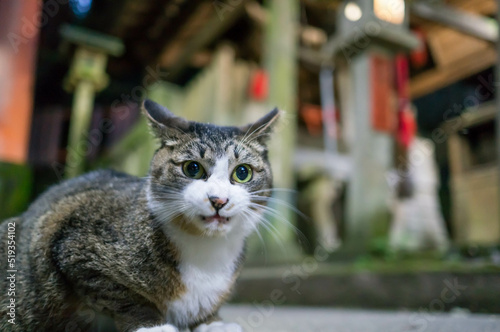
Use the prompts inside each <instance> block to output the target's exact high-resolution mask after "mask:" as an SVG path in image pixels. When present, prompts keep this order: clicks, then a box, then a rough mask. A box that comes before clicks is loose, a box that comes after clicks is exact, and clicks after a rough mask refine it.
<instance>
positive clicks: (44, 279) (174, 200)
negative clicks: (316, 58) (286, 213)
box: [0, 100, 279, 332]
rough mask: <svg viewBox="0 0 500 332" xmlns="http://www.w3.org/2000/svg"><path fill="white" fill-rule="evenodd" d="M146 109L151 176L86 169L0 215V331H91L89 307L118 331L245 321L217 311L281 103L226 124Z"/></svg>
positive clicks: (225, 329)
mask: <svg viewBox="0 0 500 332" xmlns="http://www.w3.org/2000/svg"><path fill="white" fill-rule="evenodd" d="M142 110H143V113H144V114H145V116H146V117H147V119H148V120H149V123H150V125H151V128H152V131H153V133H154V134H155V136H156V137H157V138H158V139H159V141H160V143H161V147H160V148H159V149H158V150H157V151H156V152H155V154H154V156H153V159H152V161H151V166H150V171H149V174H148V176H147V177H146V178H137V177H133V176H130V175H126V174H122V173H118V172H114V171H108V170H101V171H95V172H92V173H88V174H86V175H83V176H80V177H78V178H74V179H71V180H69V181H65V182H63V183H61V184H59V185H56V186H54V187H52V188H51V189H49V190H48V191H47V192H46V193H44V194H43V195H42V196H41V197H39V198H38V199H37V200H36V201H35V202H34V203H33V204H32V205H31V206H30V207H29V209H28V210H27V211H26V212H25V213H23V214H22V215H20V216H18V217H15V218H11V219H8V220H6V221H5V222H4V223H3V224H2V225H1V228H0V238H1V241H2V245H1V246H0V254H1V255H0V257H2V259H4V269H3V271H2V275H3V278H2V280H1V282H0V285H1V308H0V314H1V318H0V331H23V332H25V331H89V330H91V329H92V326H93V325H92V324H93V323H95V322H93V320H95V319H93V317H96V315H104V316H105V317H110V318H108V319H112V320H113V321H114V324H115V325H116V328H117V329H118V330H119V331H140V332H146V331H150V332H153V331H164V332H167V331H168V332H173V331H178V330H179V329H181V330H182V329H186V328H189V329H191V331H195V332H204V331H218V332H236V331H242V329H241V327H240V326H239V325H237V324H231V323H223V322H222V321H221V320H220V318H219V317H218V314H217V312H218V309H219V307H220V306H221V305H222V304H223V302H224V300H225V299H226V298H227V297H228V295H229V294H230V292H231V289H232V287H233V285H234V283H235V280H236V278H237V276H238V274H239V272H240V269H241V265H242V261H243V256H244V247H245V240H246V238H247V237H248V236H249V235H250V234H251V233H252V231H253V230H255V229H256V227H257V226H258V224H259V222H260V221H261V218H262V214H263V211H264V210H265V209H266V202H267V201H268V199H269V196H270V193H271V186H272V175H271V168H270V165H269V161H268V157H267V154H268V150H267V148H266V142H267V140H268V138H269V136H270V134H271V131H272V128H273V127H274V125H275V123H276V122H277V119H278V118H279V111H278V110H277V109H274V110H273V111H271V112H270V113H269V114H267V115H266V116H264V117H263V118H261V119H260V120H258V121H257V122H255V123H253V124H249V125H247V126H244V127H221V126H216V125H211V124H203V123H197V122H192V121H187V120H185V119H182V118H180V117H177V116H175V115H173V114H172V113H170V112H169V111H168V110H167V109H166V108H164V107H162V106H160V105H158V104H156V103H154V102H152V101H149V100H146V101H145V102H144V103H143V105H142ZM89 313H91V314H90V315H89ZM92 313H95V314H94V315H92ZM89 317H90V318H91V319H89Z"/></svg>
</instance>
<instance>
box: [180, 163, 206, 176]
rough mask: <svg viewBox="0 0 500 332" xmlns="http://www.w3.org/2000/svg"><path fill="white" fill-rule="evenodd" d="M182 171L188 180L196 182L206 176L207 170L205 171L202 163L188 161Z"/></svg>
mask: <svg viewBox="0 0 500 332" xmlns="http://www.w3.org/2000/svg"><path fill="white" fill-rule="evenodd" d="M182 171H183V172H184V174H185V175H186V176H187V177H188V178H192V179H196V180H197V179H201V178H202V177H204V176H205V170H204V169H203V166H201V165H200V163H197V162H196V161H186V162H185V163H184V164H183V165H182Z"/></svg>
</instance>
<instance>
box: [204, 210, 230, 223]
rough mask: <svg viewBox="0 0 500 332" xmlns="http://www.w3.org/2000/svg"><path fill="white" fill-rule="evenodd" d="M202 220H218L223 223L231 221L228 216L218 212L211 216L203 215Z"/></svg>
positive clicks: (208, 221) (210, 221) (207, 221)
mask: <svg viewBox="0 0 500 332" xmlns="http://www.w3.org/2000/svg"><path fill="white" fill-rule="evenodd" d="M201 220H203V221H204V222H205V223H207V224H210V223H213V222H218V223H221V224H227V223H228V222H229V218H228V217H222V216H220V215H219V214H218V213H216V214H214V215H213V216H210V217H203V216H202V217H201Z"/></svg>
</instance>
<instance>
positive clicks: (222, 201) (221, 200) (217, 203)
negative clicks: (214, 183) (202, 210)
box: [208, 196, 229, 211]
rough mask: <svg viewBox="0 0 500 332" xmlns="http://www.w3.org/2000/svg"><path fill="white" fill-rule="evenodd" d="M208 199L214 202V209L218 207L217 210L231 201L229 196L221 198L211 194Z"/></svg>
mask: <svg viewBox="0 0 500 332" xmlns="http://www.w3.org/2000/svg"><path fill="white" fill-rule="evenodd" d="M208 199H209V200H210V203H212V206H213V207H214V209H216V210H217V211H219V210H220V209H222V208H223V207H224V205H226V204H227V202H228V201H229V199H227V198H220V197H217V196H209V197H208Z"/></svg>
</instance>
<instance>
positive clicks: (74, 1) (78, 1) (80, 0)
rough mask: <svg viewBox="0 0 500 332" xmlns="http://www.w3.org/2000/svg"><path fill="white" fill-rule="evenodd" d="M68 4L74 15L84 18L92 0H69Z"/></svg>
mask: <svg viewBox="0 0 500 332" xmlns="http://www.w3.org/2000/svg"><path fill="white" fill-rule="evenodd" d="M69 4H70V6H71V9H72V10H73V13H74V14H75V16H76V17H78V18H84V17H85V16H87V14H88V13H89V11H90V8H91V7H92V0H71V1H70V3H69Z"/></svg>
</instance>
